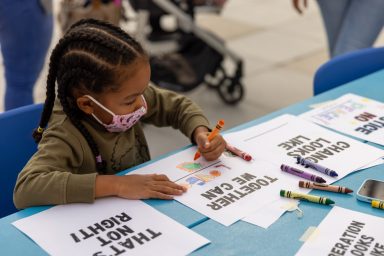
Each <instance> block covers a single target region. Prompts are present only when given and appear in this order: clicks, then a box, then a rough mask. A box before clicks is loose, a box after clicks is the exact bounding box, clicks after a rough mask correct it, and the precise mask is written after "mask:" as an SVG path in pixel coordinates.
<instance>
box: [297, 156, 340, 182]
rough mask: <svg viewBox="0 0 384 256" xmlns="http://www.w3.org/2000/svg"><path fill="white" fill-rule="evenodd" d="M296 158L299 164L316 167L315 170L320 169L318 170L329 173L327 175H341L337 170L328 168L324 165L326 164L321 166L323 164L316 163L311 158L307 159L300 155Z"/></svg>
mask: <svg viewBox="0 0 384 256" xmlns="http://www.w3.org/2000/svg"><path fill="white" fill-rule="evenodd" d="M296 160H297V163H298V164H301V165H304V166H305V168H308V167H309V168H311V169H314V170H316V171H318V172H322V173H325V174H327V175H329V176H331V177H336V176H339V175H338V174H337V172H335V171H334V170H331V169H329V168H326V167H324V166H321V165H319V164H316V163H314V162H312V161H311V160H308V159H305V158H304V157H301V156H298V157H297V158H296Z"/></svg>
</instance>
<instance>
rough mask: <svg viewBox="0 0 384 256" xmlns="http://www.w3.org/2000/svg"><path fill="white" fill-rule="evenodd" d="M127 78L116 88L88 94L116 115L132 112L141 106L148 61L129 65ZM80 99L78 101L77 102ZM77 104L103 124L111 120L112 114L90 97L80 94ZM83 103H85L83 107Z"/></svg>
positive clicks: (145, 85)
mask: <svg viewBox="0 0 384 256" xmlns="http://www.w3.org/2000/svg"><path fill="white" fill-rule="evenodd" d="M127 77H128V78H127V79H126V80H124V81H123V82H122V84H121V85H120V86H119V88H118V90H113V91H112V90H109V91H106V92H103V93H100V94H92V93H90V95H91V96H92V97H93V98H95V99H96V100H97V101H98V102H100V103H101V104H102V105H103V106H104V107H106V108H108V109H109V110H110V111H112V112H113V113H114V114H116V115H125V114H128V113H132V112H134V111H135V110H137V109H139V108H140V107H141V106H143V104H144V103H143V101H142V100H141V95H142V94H143V93H144V91H145V89H146V88H147V87H148V84H149V81H150V77H151V69H150V66H149V63H148V61H144V60H139V61H137V62H136V63H134V64H132V65H131V66H130V67H129V75H128V76H127ZM79 101H80V102H79ZM77 104H78V106H79V108H80V109H82V110H83V111H84V112H85V113H87V114H92V113H93V114H94V115H96V116H97V117H98V118H99V119H100V121H102V122H103V123H105V124H110V123H111V122H112V118H113V117H112V115H111V114H109V113H108V112H106V111H105V110H104V109H102V108H101V107H100V106H98V105H97V104H95V103H94V102H93V101H91V100H90V99H88V98H86V97H84V96H81V97H79V98H77ZM84 105H87V107H86V109H84Z"/></svg>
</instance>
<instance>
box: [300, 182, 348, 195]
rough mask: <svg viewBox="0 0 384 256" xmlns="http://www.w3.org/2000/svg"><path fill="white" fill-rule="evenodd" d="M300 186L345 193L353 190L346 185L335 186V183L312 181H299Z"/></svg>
mask: <svg viewBox="0 0 384 256" xmlns="http://www.w3.org/2000/svg"><path fill="white" fill-rule="evenodd" d="M299 187H301V188H311V189H317V190H326V191H330V192H336V193H343V194H348V193H351V192H353V190H352V189H349V188H346V187H340V186H333V185H328V184H323V183H316V182H310V181H299Z"/></svg>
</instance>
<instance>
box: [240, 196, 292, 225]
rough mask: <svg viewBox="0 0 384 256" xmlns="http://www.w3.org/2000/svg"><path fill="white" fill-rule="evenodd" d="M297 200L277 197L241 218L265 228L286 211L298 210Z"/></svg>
mask: <svg viewBox="0 0 384 256" xmlns="http://www.w3.org/2000/svg"><path fill="white" fill-rule="evenodd" d="M299 202H300V201H298V200H295V199H290V198H279V200H277V201H274V202H272V203H270V204H268V205H265V206H264V207H262V208H260V209H258V210H257V211H256V212H253V213H251V214H250V215H249V216H247V217H245V218H243V219H241V220H242V221H245V222H248V223H251V224H253V225H257V226H259V227H262V228H264V229H267V228H269V226H271V225H272V224H273V223H274V222H275V221H277V220H278V219H279V218H280V217H281V216H282V215H283V214H284V213H285V212H286V211H295V210H298V209H299V208H298V205H299ZM298 214H299V213H298Z"/></svg>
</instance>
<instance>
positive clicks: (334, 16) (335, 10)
mask: <svg viewBox="0 0 384 256" xmlns="http://www.w3.org/2000/svg"><path fill="white" fill-rule="evenodd" d="M317 3H318V5H319V7H320V11H321V14H322V16H323V22H324V25H325V30H326V32H327V37H328V46H329V53H330V55H331V57H334V56H337V55H340V54H343V53H346V52H350V51H354V50H357V49H362V48H368V47H371V46H372V45H373V44H374V42H375V40H376V38H377V36H378V35H379V33H380V31H381V29H382V28H383V25H384V0H317Z"/></svg>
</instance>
